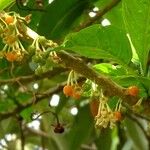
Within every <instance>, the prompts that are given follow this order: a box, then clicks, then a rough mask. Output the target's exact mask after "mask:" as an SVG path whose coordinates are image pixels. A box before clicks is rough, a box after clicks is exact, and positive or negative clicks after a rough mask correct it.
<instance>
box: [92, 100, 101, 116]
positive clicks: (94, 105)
mask: <svg viewBox="0 0 150 150" xmlns="http://www.w3.org/2000/svg"><path fill="white" fill-rule="evenodd" d="M98 107H99V101H98V100H95V99H94V100H92V101H91V103H90V111H91V114H92V116H93V117H95V116H96V115H97V113H98Z"/></svg>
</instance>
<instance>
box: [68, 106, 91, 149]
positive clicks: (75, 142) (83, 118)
mask: <svg viewBox="0 0 150 150" xmlns="http://www.w3.org/2000/svg"><path fill="white" fill-rule="evenodd" d="M92 128H93V121H92V118H91V114H90V112H89V108H88V105H87V106H85V107H83V108H80V109H79V113H78V115H77V117H76V118H75V122H74V125H73V127H72V128H71V131H70V132H69V133H68V135H67V137H66V138H67V139H68V140H67V141H68V144H69V150H70V149H71V150H78V149H80V148H81V147H80V146H81V144H83V143H84V142H85V141H86V140H87V139H88V138H89V136H90V133H91V131H92Z"/></svg>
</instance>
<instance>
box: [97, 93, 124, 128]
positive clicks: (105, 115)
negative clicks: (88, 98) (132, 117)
mask: <svg viewBox="0 0 150 150" xmlns="http://www.w3.org/2000/svg"><path fill="white" fill-rule="evenodd" d="M107 101H108V98H107V97H104V96H102V97H101V99H100V102H99V109H98V114H97V116H96V117H95V120H96V124H95V126H96V127H98V128H100V127H103V128H107V127H108V126H109V127H110V128H113V127H115V125H116V122H117V121H120V120H121V119H122V117H121V112H120V106H121V104H120V102H119V103H118V104H117V105H116V109H115V111H112V110H111V108H110V107H109V105H108V104H107Z"/></svg>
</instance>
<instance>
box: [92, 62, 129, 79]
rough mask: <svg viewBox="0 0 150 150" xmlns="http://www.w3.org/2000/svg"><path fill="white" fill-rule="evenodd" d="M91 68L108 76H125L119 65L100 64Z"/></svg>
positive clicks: (124, 71)
mask: <svg viewBox="0 0 150 150" xmlns="http://www.w3.org/2000/svg"><path fill="white" fill-rule="evenodd" d="M93 67H94V69H95V70H96V71H98V72H100V73H103V74H107V75H110V76H121V75H125V74H127V72H126V70H125V69H124V68H123V67H121V66H119V65H117V66H114V65H112V64H109V63H101V64H96V65H94V66H93Z"/></svg>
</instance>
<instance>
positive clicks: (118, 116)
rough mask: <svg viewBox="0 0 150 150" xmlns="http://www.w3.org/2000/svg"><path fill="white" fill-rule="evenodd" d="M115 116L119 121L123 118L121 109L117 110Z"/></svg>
mask: <svg viewBox="0 0 150 150" xmlns="http://www.w3.org/2000/svg"><path fill="white" fill-rule="evenodd" d="M114 118H115V119H116V120H117V121H120V120H121V119H122V114H121V112H120V111H115V112H114Z"/></svg>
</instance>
